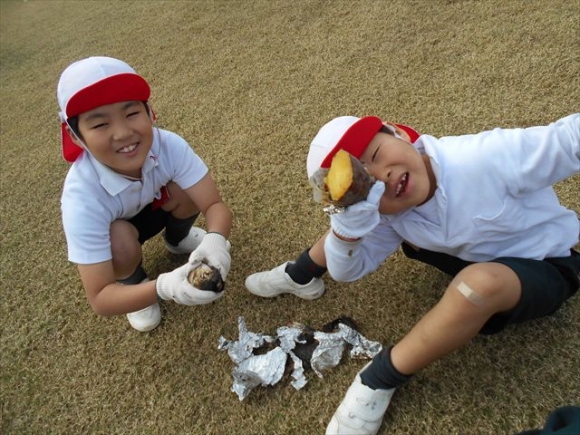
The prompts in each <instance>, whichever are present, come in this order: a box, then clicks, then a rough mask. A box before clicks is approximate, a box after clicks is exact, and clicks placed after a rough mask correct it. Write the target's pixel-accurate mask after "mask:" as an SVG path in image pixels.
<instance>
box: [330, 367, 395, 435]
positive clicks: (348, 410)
mask: <svg viewBox="0 0 580 435" xmlns="http://www.w3.org/2000/svg"><path fill="white" fill-rule="evenodd" d="M369 364H370V363H368V364H367V365H366V366H365V367H364V368H363V369H362V370H361V371H360V372H358V373H357V375H356V377H355V379H354V382H353V383H352V384H351V386H350V387H349V389H348V391H347V392H346V395H345V396H344V399H342V402H341V403H340V405H339V407H338V409H337V410H336V412H335V413H334V415H333V416H332V419H331V420H330V423H329V424H328V427H327V428H326V435H337V434H349V435H375V434H376V433H377V432H378V431H379V428H380V427H381V423H382V422H383V416H384V414H385V412H386V410H387V407H388V406H389V403H390V401H391V397H393V393H394V392H395V390H396V388H391V389H389V390H373V389H372V388H369V387H367V386H366V385H363V384H362V382H361V379H360V374H361V373H362V371H363V370H364V369H366V368H367V367H368V366H369Z"/></svg>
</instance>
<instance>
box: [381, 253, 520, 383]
mask: <svg viewBox="0 0 580 435" xmlns="http://www.w3.org/2000/svg"><path fill="white" fill-rule="evenodd" d="M465 286H467V287H468V289H469V290H471V291H472V292H473V293H474V294H473V295H472V298H471V299H468V298H467V297H466V296H465V294H464V293H465V292H464V293H462V292H461V291H460V289H465ZM520 296H521V285H520V281H519V279H518V277H517V275H516V274H515V272H514V271H513V270H511V269H510V268H509V267H507V266H505V265H503V264H499V263H477V264H473V265H471V266H468V267H466V268H465V269H463V270H462V271H461V272H460V273H459V274H458V275H457V276H456V277H455V278H454V279H453V281H451V283H450V284H449V286H448V287H447V290H446V291H445V294H444V295H443V297H442V298H441V300H440V301H439V303H437V305H435V307H433V308H432V309H431V310H430V311H429V312H428V313H427V314H426V315H425V316H424V317H423V318H422V319H421V320H420V321H419V322H418V323H417V324H416V325H415V326H414V327H413V328H412V329H411V331H410V332H409V333H408V334H407V335H406V336H405V337H403V339H402V340H401V341H399V342H398V343H397V344H396V345H395V346H394V347H393V348H392V350H391V361H392V364H393V366H394V367H395V368H396V369H397V370H398V371H399V372H401V373H403V374H413V373H416V372H418V371H419V370H421V369H422V368H424V367H425V366H427V365H428V364H430V363H432V362H433V361H436V360H437V359H439V358H441V357H443V356H444V355H447V354H448V353H450V352H452V351H454V350H456V349H458V348H460V347H461V346H463V345H464V344H466V343H467V342H469V340H471V339H472V338H473V337H474V336H475V335H477V333H478V332H479V331H480V329H481V328H482V327H483V325H484V324H485V322H487V320H488V319H489V318H490V317H491V316H492V315H494V314H496V313H500V312H505V311H509V310H511V309H512V308H514V307H515V306H516V304H517V303H518V301H519V300H520Z"/></svg>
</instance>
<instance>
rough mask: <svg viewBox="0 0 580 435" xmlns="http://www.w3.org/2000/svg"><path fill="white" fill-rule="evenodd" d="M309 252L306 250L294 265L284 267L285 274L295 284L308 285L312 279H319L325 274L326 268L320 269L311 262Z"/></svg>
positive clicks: (289, 264)
mask: <svg viewBox="0 0 580 435" xmlns="http://www.w3.org/2000/svg"><path fill="white" fill-rule="evenodd" d="M309 251H310V248H308V249H306V250H305V251H304V252H303V253H302V254H300V255H299V256H298V258H297V259H296V261H295V262H294V263H288V265H287V266H286V273H287V274H288V275H290V278H292V281H294V282H295V283H296V284H301V285H304V284H308V283H309V282H310V281H312V279H313V278H320V277H321V276H322V275H324V273H325V272H326V267H321V266H319V265H318V264H316V263H315V262H314V261H312V258H310V255H309V253H308V252H309Z"/></svg>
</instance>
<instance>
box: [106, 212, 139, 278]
mask: <svg viewBox="0 0 580 435" xmlns="http://www.w3.org/2000/svg"><path fill="white" fill-rule="evenodd" d="M111 254H112V256H113V268H114V270H115V276H116V277H117V279H122V278H125V277H126V276H129V275H131V274H132V273H133V272H134V271H135V268H136V267H137V266H138V265H139V263H140V262H141V244H140V243H139V233H138V232H137V229H136V228H135V227H134V226H133V225H132V224H130V223H129V222H127V221H124V220H116V221H115V222H113V223H112V224H111Z"/></svg>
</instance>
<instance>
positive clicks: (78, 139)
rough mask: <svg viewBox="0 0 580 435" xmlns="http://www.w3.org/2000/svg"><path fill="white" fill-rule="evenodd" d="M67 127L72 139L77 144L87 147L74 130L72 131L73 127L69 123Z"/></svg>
mask: <svg viewBox="0 0 580 435" xmlns="http://www.w3.org/2000/svg"><path fill="white" fill-rule="evenodd" d="M65 129H66V133H67V134H68V135H69V137H70V139H71V140H72V141H73V142H74V144H75V145H77V146H79V147H81V148H84V147H85V145H84V143H83V141H82V140H81V139H80V138H79V137H78V136H77V135H76V134H75V132H74V131H72V129H71V128H70V127H69V126H68V125H67V126H66V127H65Z"/></svg>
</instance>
